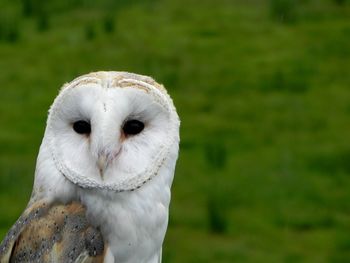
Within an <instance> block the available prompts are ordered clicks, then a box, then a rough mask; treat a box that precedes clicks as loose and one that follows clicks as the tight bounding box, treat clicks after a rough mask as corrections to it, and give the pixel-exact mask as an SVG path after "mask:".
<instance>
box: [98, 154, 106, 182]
mask: <svg viewBox="0 0 350 263" xmlns="http://www.w3.org/2000/svg"><path fill="white" fill-rule="evenodd" d="M107 166H108V157H107V156H106V155H105V154H101V155H99V157H98V159H97V167H98V169H99V171H100V176H101V178H103V174H104V172H105V171H106V169H107Z"/></svg>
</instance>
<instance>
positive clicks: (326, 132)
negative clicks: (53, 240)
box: [0, 0, 350, 263]
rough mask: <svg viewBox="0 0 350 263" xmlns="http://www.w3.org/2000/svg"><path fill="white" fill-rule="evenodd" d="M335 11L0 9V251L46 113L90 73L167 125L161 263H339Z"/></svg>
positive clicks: (105, 3) (340, 115) (343, 198)
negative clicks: (122, 76) (151, 100)
mask: <svg viewBox="0 0 350 263" xmlns="http://www.w3.org/2000/svg"><path fill="white" fill-rule="evenodd" d="M349 68H350V1H347V0H232V1H230V0H215V1H214V0H201V1H196V0H145V1H141V0H129V1H127V0H120V1H112V0H102V1H93V0H71V1H68V0H51V1H40V0H0V87H1V97H0V123H1V129H0V147H1V148H0V237H3V236H4V235H5V233H6V231H7V229H8V228H9V227H10V226H11V225H12V224H13V223H14V221H15V220H16V219H17V217H18V216H19V215H20V213H21V212H22V211H23V209H24V207H25V206H26V204H27V201H28V199H29V197H30V192H31V188H32V183H33V174H34V168H35V160H36V155H37V153H38V148H39V145H40V142H41V139H42V136H43V132H44V128H45V121H46V116H47V110H48V108H49V106H50V104H51V103H52V101H53V99H54V98H55V96H56V95H57V93H58V90H59V88H60V86H61V85H62V84H63V83H65V82H68V81H70V80H72V79H73V78H74V77H76V76H78V75H80V74H83V73H87V72H90V71H97V70H125V71H132V72H136V73H141V74H145V75H151V76H153V77H154V78H155V79H156V80H158V81H159V82H161V83H163V84H164V85H165V86H166V87H167V88H168V90H169V93H170V94H171V96H172V97H173V99H174V102H175V104H176V106H177V109H178V112H179V115H180V117H181V120H182V127H181V138H182V140H181V151H180V158H179V161H178V166H177V172H176V177H175V181H174V185H173V199H172V203H171V214H170V222H169V230H168V233H167V236H166V240H165V244H164V250H163V252H164V253H163V254H164V262H166V263H171V262H245V263H250V262H264V263H266V262H269V263H274V262H276V263H280V262H286V263H293V262H317V263H322V262H350V139H349V131H350V74H349Z"/></svg>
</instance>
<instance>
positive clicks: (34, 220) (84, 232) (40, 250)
mask: <svg viewBox="0 0 350 263" xmlns="http://www.w3.org/2000/svg"><path fill="white" fill-rule="evenodd" d="M105 254H106V249H105V244H104V241H103V237H102V234H101V233H100V231H99V230H98V229H96V228H94V227H93V226H91V225H90V224H89V223H88V221H87V219H86V216H85V208H84V207H83V206H82V205H81V204H79V203H77V202H73V203H70V204H66V205H63V204H47V203H45V202H36V203H33V204H32V205H30V206H29V207H28V208H27V209H26V210H25V212H24V213H23V214H22V216H21V217H20V218H19V219H18V220H17V222H16V223H15V225H14V226H13V227H12V228H11V229H10V231H9V232H8V234H7V236H6V237H5V239H4V240H3V242H2V243H1V244H0V263H7V262H43V263H46V262H74V263H78V262H79V263H100V262H104V258H105Z"/></svg>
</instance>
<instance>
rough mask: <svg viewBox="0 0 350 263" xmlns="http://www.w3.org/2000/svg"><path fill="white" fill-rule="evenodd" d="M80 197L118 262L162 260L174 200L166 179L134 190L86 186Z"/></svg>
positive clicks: (149, 262) (146, 262)
mask: <svg viewBox="0 0 350 263" xmlns="http://www.w3.org/2000/svg"><path fill="white" fill-rule="evenodd" d="M162 181H163V182H162ZM80 199H81V201H82V202H83V203H84V205H85V206H86V207H87V216H88V219H89V220H90V221H91V222H92V224H94V225H96V226H97V227H99V228H100V229H101V232H102V234H103V236H104V239H105V241H106V243H108V246H109V248H110V250H111V252H112V254H113V256H114V259H115V262H122V263H124V262H125V263H131V262H141V263H142V262H144V263H151V262H152V263H153V262H159V261H158V260H159V258H160V256H161V255H160V253H161V247H162V243H163V240H164V236H165V232H166V228H167V224H168V205H169V202H170V186H169V185H166V184H164V180H161V178H157V179H156V180H154V181H153V180H152V181H151V182H149V184H147V185H145V186H144V187H143V188H140V189H138V190H135V191H132V192H122V193H107V192H104V193H101V192H99V191H94V190H90V191H86V190H84V191H82V192H81V193H80Z"/></svg>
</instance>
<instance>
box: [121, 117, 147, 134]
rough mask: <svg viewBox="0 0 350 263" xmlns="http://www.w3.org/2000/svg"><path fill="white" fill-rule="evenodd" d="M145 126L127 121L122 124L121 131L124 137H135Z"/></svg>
mask: <svg viewBox="0 0 350 263" xmlns="http://www.w3.org/2000/svg"><path fill="white" fill-rule="evenodd" d="M143 128H145V124H144V123H143V122H141V121H138V120H129V121H127V122H125V123H124V126H123V131H124V133H125V134H126V135H135V134H138V133H140V132H142V130H143Z"/></svg>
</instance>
